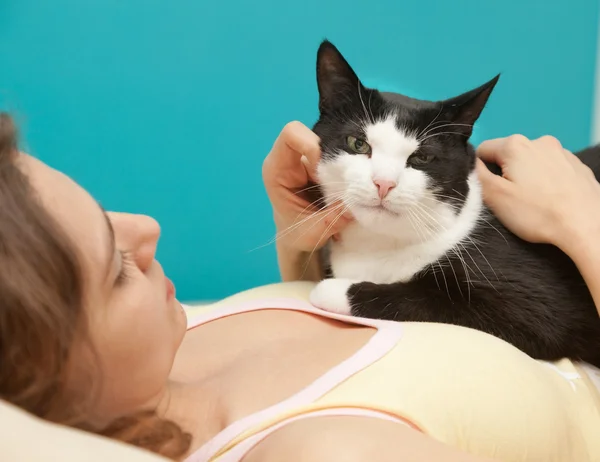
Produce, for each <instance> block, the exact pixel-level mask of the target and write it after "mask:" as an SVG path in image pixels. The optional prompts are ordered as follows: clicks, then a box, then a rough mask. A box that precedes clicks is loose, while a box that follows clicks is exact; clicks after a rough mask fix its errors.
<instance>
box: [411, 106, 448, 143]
mask: <svg viewBox="0 0 600 462" xmlns="http://www.w3.org/2000/svg"><path fill="white" fill-rule="evenodd" d="M443 110H444V106H443V105H441V104H440V110H439V111H438V113H437V115H436V116H435V117H434V118H433V120H432V121H431V122H429V125H427V126H426V127H425V128H424V129H423V130H421V132H420V133H419V134H418V135H417V140H418V139H419V138H420V137H421V136H425V135H426V134H427V133H426V132H427V129H428V128H429V127H431V125H432V124H434V123H435V121H436V120H437V118H438V117H439V116H440V114H441V113H442V111H443Z"/></svg>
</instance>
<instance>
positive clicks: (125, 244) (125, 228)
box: [18, 155, 186, 420]
mask: <svg viewBox="0 0 600 462" xmlns="http://www.w3.org/2000/svg"><path fill="white" fill-rule="evenodd" d="M18 162H19V166H20V167H21V168H22V170H23V171H24V172H25V173H26V174H27V175H28V177H29V179H30V181H31V184H32V186H33V187H34V189H35V190H36V191H37V193H38V195H39V197H40V200H41V202H42V204H43V205H44V206H45V207H46V209H47V210H48V211H49V213H50V214H51V215H53V217H54V218H55V219H56V221H57V223H59V224H60V225H62V226H63V227H64V229H65V230H66V232H67V233H68V235H69V236H70V237H71V239H72V241H73V242H74V244H75V246H76V248H77V249H78V250H79V253H80V256H81V260H82V261H81V264H82V266H83V275H84V293H85V297H86V300H84V304H85V307H86V311H87V316H88V318H89V332H88V334H87V336H88V337H90V339H91V341H92V345H93V347H94V350H95V354H96V356H95V357H94V356H91V357H90V356H89V355H87V356H86V355H84V354H83V353H81V354H80V352H83V351H85V349H84V348H79V349H78V348H77V345H75V346H74V348H75V351H74V352H73V361H74V364H75V369H81V368H82V367H83V366H85V365H87V364H92V363H91V362H92V361H97V362H98V364H94V366H97V369H93V368H88V369H89V370H88V371H87V372H88V373H90V371H94V372H93V373H94V374H100V377H97V376H95V375H94V376H93V378H94V382H95V383H96V384H99V385H100V388H99V396H98V398H99V400H98V402H97V403H96V407H95V408H94V410H95V411H97V413H98V416H97V418H98V419H101V420H104V419H112V418H115V417H118V416H120V415H122V414H126V413H128V412H132V411H135V410H138V409H140V408H144V407H147V406H154V405H157V404H158V403H159V402H160V400H161V399H162V398H163V394H164V393H165V391H166V384H167V379H168V376H169V372H170V370H171V367H172V365H173V361H174V357H175V354H176V352H177V349H178V348H179V345H180V344H181V341H182V339H183V336H184V333H185V330H186V317H185V313H184V311H183V309H182V307H181V305H180V304H179V302H178V301H177V300H176V299H175V293H174V289H173V286H172V284H171V283H170V281H168V280H167V279H166V278H165V275H164V272H163V270H162V267H161V266H160V264H159V263H158V262H157V261H156V260H155V259H154V257H155V253H156V245H157V242H158V238H159V234H160V227H159V225H158V223H157V222H156V221H155V220H153V219H152V218H149V217H147V216H142V215H130V214H119V213H105V212H104V211H103V209H102V208H101V207H100V206H99V205H98V203H97V202H96V201H95V200H94V199H93V198H92V197H91V196H90V195H89V194H88V193H87V192H86V191H85V190H84V189H83V188H81V187H80V186H79V185H78V184H77V183H75V182H74V181H72V180H71V179H70V178H68V177H67V176H65V175H64V174H62V173H60V172H58V171H56V170H54V169H52V168H50V167H48V166H47V165H45V164H44V163H42V162H40V161H38V160H36V159H34V158H33V157H30V156H27V155H21V156H20V159H19V161H18ZM77 362H79V364H78V363H77ZM75 377H77V374H75ZM75 383H77V380H75ZM79 383H81V384H82V386H88V387H89V383H88V384H87V385H84V383H85V382H84V381H81V382H79ZM75 386H76V385H75ZM79 391H81V390H79Z"/></svg>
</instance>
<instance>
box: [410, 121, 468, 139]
mask: <svg viewBox="0 0 600 462" xmlns="http://www.w3.org/2000/svg"><path fill="white" fill-rule="evenodd" d="M444 122H445V121H440V122H439V123H442V125H436V126H433V127H431V128H430V129H429V130H428V131H427V132H426V133H423V134H422V135H421V136H423V137H425V136H427V135H428V134H429V133H431V132H432V131H434V130H439V129H440V128H446V127H468V128H473V125H471V124H457V123H446V124H444ZM418 141H422V140H418Z"/></svg>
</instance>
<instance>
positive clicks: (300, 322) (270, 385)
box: [172, 310, 375, 423]
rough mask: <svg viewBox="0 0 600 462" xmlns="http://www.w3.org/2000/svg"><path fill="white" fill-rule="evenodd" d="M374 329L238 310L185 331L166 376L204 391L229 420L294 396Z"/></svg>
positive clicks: (357, 347)
mask: <svg viewBox="0 0 600 462" xmlns="http://www.w3.org/2000/svg"><path fill="white" fill-rule="evenodd" d="M374 332H375V330H374V329H373V328H370V327H363V326H355V325H351V324H346V323H342V322H338V321H333V320H330V319H325V318H320V317H317V316H314V315H311V314H307V313H302V312H293V311H284V310H261V311H255V312H249V313H243V314H239V315H235V316H230V317H228V318H223V319H220V320H217V321H213V322H211V323H209V324H206V325H203V326H200V327H198V328H196V329H194V330H192V331H190V332H188V334H187V336H186V339H185V341H184V344H183V345H182V348H181V350H180V353H179V354H178V357H177V359H176V362H175V366H174V369H173V373H172V378H174V379H177V380H184V381H187V382H198V383H199V384H202V386H204V387H207V389H210V390H211V393H214V394H215V395H216V396H218V402H219V403H220V404H219V405H220V406H222V410H221V411H222V415H225V416H226V419H227V420H228V421H229V423H231V422H233V421H235V420H237V419H240V418H242V417H244V416H246V415H249V414H251V413H253V412H257V411H259V410H261V409H264V408H266V407H269V406H271V405H273V404H276V403H278V402H280V401H282V400H284V399H286V398H288V397H290V396H292V395H294V394H295V393H297V392H298V391H300V390H301V389H303V388H304V387H306V386H307V385H309V384H310V383H312V382H313V381H314V380H316V379H317V378H319V377H320V376H322V375H323V374H325V373H326V372H327V371H328V370H330V369H331V368H333V367H335V366H336V365H338V364H339V363H341V362H342V361H344V360H345V359H347V358H349V357H350V356H352V355H353V354H354V353H356V352H357V351H358V350H360V349H361V347H363V346H364V345H365V344H366V343H367V342H368V340H369V338H370V337H371V336H372V335H373V334H374Z"/></svg>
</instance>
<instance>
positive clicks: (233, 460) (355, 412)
mask: <svg viewBox="0 0 600 462" xmlns="http://www.w3.org/2000/svg"><path fill="white" fill-rule="evenodd" d="M325 416H353V417H372V418H376V419H383V420H389V421H391V422H396V423H399V424H402V425H406V426H408V427H410V425H409V424H408V423H407V422H405V421H404V420H402V419H399V418H397V417H394V416H391V415H389V414H386V413H384V412H379V411H373V410H371V409H361V408H352V407H350V408H335V409H323V410H320V411H313V412H308V413H306V414H302V415H297V416H294V417H290V418H289V419H286V420H283V421H282V422H279V423H277V424H276V425H273V426H272V427H270V428H267V429H266V430H263V431H262V432H260V433H257V434H255V435H252V436H251V437H249V438H247V439H245V440H244V441H242V442H241V443H239V444H237V445H236V446H234V447H233V448H231V449H230V450H229V451H227V452H226V453H225V454H224V455H223V456H222V457H221V458H220V459H219V462H239V461H241V460H242V459H243V458H244V457H245V456H246V455H247V454H248V453H249V452H250V450H252V449H253V448H254V447H255V446H256V445H257V444H258V443H260V442H261V441H263V440H264V439H265V438H266V437H267V436H269V435H271V434H272V433H274V432H275V431H276V430H279V429H280V428H281V427H284V426H285V425H289V424H291V423H292V422H297V421H299V420H304V419H309V418H315V417H325Z"/></svg>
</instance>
